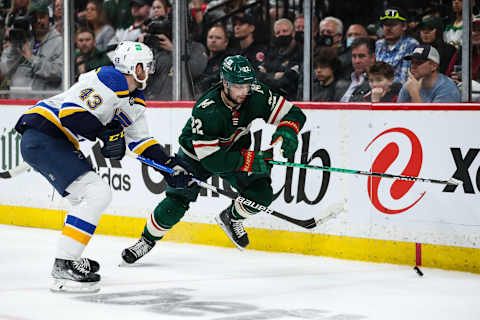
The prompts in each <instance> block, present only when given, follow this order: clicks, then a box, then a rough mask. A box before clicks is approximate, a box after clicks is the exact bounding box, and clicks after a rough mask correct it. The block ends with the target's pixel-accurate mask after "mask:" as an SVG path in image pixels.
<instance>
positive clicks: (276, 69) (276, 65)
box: [257, 19, 303, 100]
mask: <svg viewBox="0 0 480 320" xmlns="http://www.w3.org/2000/svg"><path fill="white" fill-rule="evenodd" d="M294 36H295V31H294V29H293V24H292V22H291V21H290V20H288V19H280V20H277V21H276V22H275V24H274V38H273V46H272V47H270V48H269V49H268V51H267V55H266V57H265V62H264V63H263V64H261V65H260V66H259V67H258V70H259V71H260V72H258V73H257V79H258V80H260V81H262V82H264V83H265V84H266V85H267V86H269V87H270V88H271V89H272V90H273V91H275V92H277V93H278V94H281V95H283V96H284V97H285V98H286V99H287V100H295V99H296V96H297V89H298V79H299V69H300V65H301V63H302V61H303V53H302V48H301V47H300V46H299V45H298V44H297V42H296V41H295V38H294Z"/></svg>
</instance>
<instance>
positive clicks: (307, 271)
mask: <svg viewBox="0 0 480 320" xmlns="http://www.w3.org/2000/svg"><path fill="white" fill-rule="evenodd" d="M58 234H59V231H53V230H43V229H33V228H23V227H15V226H7V225H0V238H1V240H2V243H3V245H2V249H1V254H0V319H8V320H26V319H29V320H33V319H82V320H96V319H116V320H120V319H135V320H143V319H148V320H152V319H183V320H189V319H192V320H197V319H215V320H220V319H222V320H247V319H248V320H256V319H297V320H298V319H322V320H325V319H329V320H357V319H370V320H374V319H381V320H390V319H392V320H395V319H402V320H405V319H407V320H416V319H422V320H429V319H435V320H443V319H445V320H447V319H448V320H452V319H455V320H468V319H472V320H478V319H480V299H479V296H480V275H475V274H471V273H462V272H452V271H444V270H437V269H429V268H423V271H424V273H425V276H424V277H419V276H418V275H417V274H416V273H415V272H414V271H413V270H412V266H396V265H389V264H375V263H364V262H355V261H347V260H337V259H329V258H322V257H311V256H302V255H293V254H275V253H265V252H259V251H250V250H247V251H244V252H240V251H238V250H237V249H233V248H232V249H228V248H217V247H209V246H199V245H189V244H177V243H172V242H161V241H160V242H159V243H158V244H157V245H156V247H155V248H154V249H153V251H152V252H151V253H150V254H149V255H147V256H145V257H144V258H143V260H140V261H139V263H138V264H137V265H134V266H132V267H123V268H120V267H118V263H119V262H120V252H121V250H122V249H123V248H124V247H127V246H130V245H131V244H133V243H134V242H135V241H136V240H135V239H131V238H120V237H109V236H99V235H95V236H94V238H93V239H92V240H91V242H90V244H89V246H88V247H87V250H86V251H85V255H84V256H88V257H90V258H93V259H95V260H97V261H99V262H100V264H101V269H100V274H101V276H102V289H101V291H100V292H99V293H96V294H58V293H52V292H50V291H49V286H50V283H51V279H50V278H49V273H50V270H51V266H52V263H53V253H54V250H55V243H56V239H57V236H58ZM251 241H255V239H251ZM272 241H275V239H272Z"/></svg>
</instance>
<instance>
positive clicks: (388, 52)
mask: <svg viewBox="0 0 480 320" xmlns="http://www.w3.org/2000/svg"><path fill="white" fill-rule="evenodd" d="M407 22H408V19H407V16H406V14H405V12H404V11H403V10H402V9H401V8H398V7H390V8H388V9H387V10H385V12H384V14H383V16H381V17H380V23H381V24H382V26H383V35H384V38H383V39H380V40H378V41H377V43H376V46H375V56H376V60H377V61H384V62H386V63H388V64H390V65H391V66H393V67H394V68H395V81H397V82H401V83H405V82H406V81H407V79H408V69H409V68H410V61H407V60H404V59H403V58H404V57H405V56H408V55H410V54H411V53H412V52H413V50H414V49H415V47H416V46H418V44H419V43H418V41H417V40H415V39H414V38H412V37H408V36H405V32H406V31H407V27H408V26H407Z"/></svg>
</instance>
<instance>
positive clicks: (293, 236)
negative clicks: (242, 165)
mask: <svg viewBox="0 0 480 320" xmlns="http://www.w3.org/2000/svg"><path fill="white" fill-rule="evenodd" d="M3 103H6V101H3ZM11 103H12V102H9V104H11ZM30 103H32V102H30ZM18 104H19V102H17V105H7V104H4V105H1V104H0V112H1V114H2V117H1V118H0V170H1V171H3V170H6V169H9V168H12V167H15V166H16V165H17V164H18V163H19V162H20V161H21V155H20V154H19V147H18V146H19V140H20V136H19V135H18V134H16V133H15V131H14V130H12V129H13V126H14V124H15V122H16V120H17V119H18V117H19V115H20V114H21V113H22V112H23V111H24V110H26V109H27V108H28V106H29V105H18ZM22 104H23V102H22ZM192 105H193V104H192V103H191V102H177V103H173V102H170V103H162V102H155V103H150V105H149V108H147V110H146V112H147V118H148V120H149V127H150V131H151V133H152V135H153V136H155V137H156V138H157V139H158V140H159V141H160V142H161V143H163V144H164V145H165V147H166V149H167V150H169V151H170V152H176V150H177V149H178V141H177V138H178V135H179V133H180V131H181V129H182V127H183V125H184V123H185V121H186V120H187V119H188V117H189V115H190V109H191V107H192ZM299 105H300V106H301V107H302V109H303V110H304V111H305V113H306V114H307V118H308V120H307V123H306V125H305V127H304V128H303V130H302V131H301V134H300V137H299V140H300V143H299V148H298V151H297V153H296V157H295V162H298V163H309V164H312V165H323V166H330V167H336V168H344V169H355V170H367V171H368V170H371V171H375V172H380V173H390V174H396V175H400V174H401V175H408V176H416V177H423V178H433V179H441V180H446V179H448V178H450V177H455V178H457V179H460V180H462V181H463V182H464V184H463V185H462V186H458V187H454V186H445V185H439V184H432V183H420V182H410V181H400V180H392V179H387V178H381V179H380V178H372V177H367V176H359V175H350V174H342V173H335V172H325V171H318V170H304V169H302V170H300V169H286V168H285V167H280V166H276V167H274V169H273V173H272V177H273V188H274V192H275V196H276V198H275V200H274V202H273V203H272V205H271V207H272V208H274V209H276V210H277V211H279V212H282V213H284V214H287V215H291V216H293V217H297V218H310V217H312V216H315V217H321V216H322V214H325V213H326V212H328V210H329V208H330V207H331V206H333V205H339V204H341V205H343V211H342V212H341V213H340V214H339V216H338V217H337V218H336V219H335V220H332V221H329V222H327V223H326V224H324V225H320V226H318V227H317V228H316V229H314V230H305V229H301V228H299V227H296V226H294V225H292V224H289V223H287V222H285V221H283V220H279V219H277V218H275V217H273V216H269V215H267V214H259V215H257V216H255V217H253V218H251V219H249V221H248V222H247V223H246V227H247V228H248V231H249V237H250V241H251V244H250V246H249V248H250V249H257V250H267V251H280V252H294V253H302V254H311V255H324V256H332V257H338V258H345V259H356V260H366V261H375V262H388V263H398V264H411V265H414V264H421V265H424V266H431V267H438V268H444V269H452V270H464V271H471V272H476V273H480V251H479V248H480V244H479V243H480V200H479V199H478V198H477V194H478V193H479V192H480V171H479V167H480V156H478V153H479V151H480V148H478V138H477V131H478V130H476V129H477V126H478V124H477V123H478V115H477V114H478V112H479V109H480V106H479V105H473V104H458V105H409V106H405V105H370V104H321V103H317V104H305V103H301V104H299ZM274 129H275V128H273V127H268V128H265V127H264V124H263V122H261V121H258V122H255V123H254V126H253V130H252V133H253V137H254V139H253V140H254V141H253V144H252V145H255V146H260V145H261V146H262V147H263V148H267V146H268V143H269V142H270V138H271V135H272V133H273V131H274ZM99 147H100V145H99V144H98V143H90V142H85V143H83V144H82V151H83V152H84V153H85V155H86V156H88V157H90V159H91V161H92V165H93V166H94V167H95V169H96V170H97V172H98V173H99V174H100V175H101V176H102V178H103V179H104V180H105V181H106V182H108V183H109V184H110V185H111V187H112V190H113V201H112V204H111V206H110V207H109V208H108V210H107V212H105V214H104V215H103V216H102V218H101V220H100V224H99V226H98V228H97V231H96V232H97V233H101V234H109V235H119V236H129V237H138V236H139V235H140V233H141V232H142V230H143V226H144V223H145V218H146V217H147V215H149V213H150V212H151V211H152V210H153V208H154V207H155V206H156V204H157V203H158V202H159V201H160V200H161V199H163V198H164V190H165V186H166V185H165V182H164V181H163V180H162V177H161V176H160V175H159V174H158V173H156V172H154V171H153V170H151V169H148V168H146V167H142V166H141V164H140V163H139V162H137V161H136V160H132V159H127V158H126V159H124V160H122V161H121V162H115V161H113V162H112V161H109V160H105V159H104V158H103V157H102V156H101V154H100V150H99ZM276 160H285V159H282V158H277V159H276ZM66 165H68V164H66ZM209 182H210V183H212V184H214V185H216V186H220V187H224V188H229V186H227V185H224V184H223V182H222V181H218V180H216V179H214V180H210V181H209ZM228 204H229V200H228V199H226V198H224V197H222V196H218V195H216V194H212V193H211V192H210V191H208V192H204V193H202V194H201V195H200V197H199V200H198V201H197V202H196V203H194V204H192V206H191V209H190V211H189V212H188V213H187V214H186V216H185V217H184V219H183V220H182V222H181V223H179V224H178V225H177V226H175V227H174V228H173V229H172V230H171V231H170V232H169V233H168V235H167V239H169V240H172V241H179V242H191V243H200V244H209V245H219V246H231V244H230V243H229V241H228V239H227V238H226V236H225V235H224V234H223V233H222V231H221V230H220V228H219V227H218V226H217V225H216V224H215V222H214V217H215V215H216V214H218V213H219V212H220V211H221V210H222V209H223V208H225V207H226V206H228ZM68 207H69V205H68V203H67V202H66V201H65V200H64V199H62V198H61V197H60V196H59V195H58V194H56V193H55V192H54V191H53V188H52V187H51V186H50V185H49V184H48V183H47V182H46V181H44V179H43V178H42V177H41V176H40V175H39V174H38V173H35V172H27V173H24V174H22V175H19V176H17V177H15V178H12V179H8V180H0V210H1V211H0V212H1V214H0V223H6V224H14V225H25V226H34V227H42V228H53V229H60V228H61V227H62V225H63V218H64V215H65V210H66V209H67V208H68Z"/></svg>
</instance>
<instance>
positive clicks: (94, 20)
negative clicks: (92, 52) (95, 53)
mask: <svg viewBox="0 0 480 320" xmlns="http://www.w3.org/2000/svg"><path fill="white" fill-rule="evenodd" d="M86 18H87V27H88V28H90V29H91V30H93V32H94V33H95V43H96V48H97V49H98V50H100V51H105V50H106V49H107V45H108V43H109V42H110V40H111V39H112V38H113V36H114V35H115V31H114V30H113V28H112V26H111V25H109V24H108V23H107V15H106V13H105V9H104V8H103V3H102V2H101V1H98V0H89V1H88V2H87V16H86Z"/></svg>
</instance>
